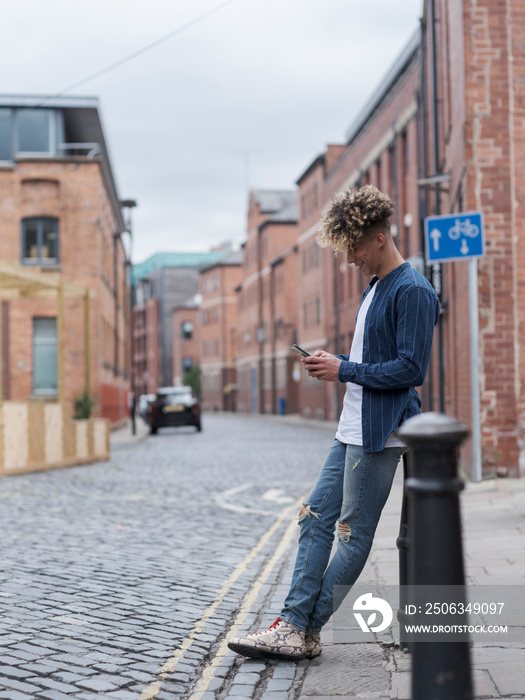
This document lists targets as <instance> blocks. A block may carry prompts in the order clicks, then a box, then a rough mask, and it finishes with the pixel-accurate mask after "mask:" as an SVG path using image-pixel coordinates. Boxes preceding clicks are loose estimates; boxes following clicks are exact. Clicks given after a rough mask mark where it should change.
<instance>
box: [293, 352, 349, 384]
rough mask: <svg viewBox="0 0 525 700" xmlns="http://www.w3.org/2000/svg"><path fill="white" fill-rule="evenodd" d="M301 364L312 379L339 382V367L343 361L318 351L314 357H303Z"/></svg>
mask: <svg viewBox="0 0 525 700" xmlns="http://www.w3.org/2000/svg"><path fill="white" fill-rule="evenodd" d="M301 363H302V364H303V365H304V367H305V369H306V370H307V371H308V374H309V375H310V376H311V377H315V378H316V379H322V380H323V381H325V382H338V381H339V365H340V364H341V360H340V359H339V358H338V357H336V356H335V355H331V354H330V353H329V352H325V351H324V350H317V351H316V352H314V354H313V355H309V356H308V357H303V358H302V359H301Z"/></svg>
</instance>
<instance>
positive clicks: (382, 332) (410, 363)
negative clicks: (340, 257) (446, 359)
mask: <svg viewBox="0 0 525 700" xmlns="http://www.w3.org/2000/svg"><path fill="white" fill-rule="evenodd" d="M374 284H377V287H376V290H375V294H374V298H373V299H372V303H371V305H370V308H369V309H368V314H367V316H366V322H365V332H364V338H363V361H362V362H350V361H349V355H337V357H339V358H340V359H341V360H342V362H341V364H340V366H339V381H340V382H344V383H346V382H353V383H354V384H360V385H361V386H362V387H363V404H362V419H361V422H362V429H363V450H364V452H380V451H381V450H383V449H384V447H385V442H386V439H387V438H388V436H389V435H390V433H391V432H392V431H393V430H396V429H397V428H398V427H399V425H401V423H402V422H403V421H405V420H407V418H410V417H411V416H414V415H416V414H418V413H420V411H421V399H420V398H419V394H418V393H417V391H416V389H415V387H416V386H421V384H423V381H424V379H425V376H426V373H427V370H428V363H429V361H430V350H431V347H432V339H433V336H434V326H435V325H436V323H437V321H438V318H439V301H438V298H437V295H436V292H435V291H434V289H433V287H432V285H431V284H430V283H429V282H428V280H426V279H425V278H424V277H423V275H421V274H420V273H419V272H417V270H414V269H413V268H412V267H411V265H410V263H407V262H406V263H403V264H402V265H400V266H399V267H396V268H395V269H394V270H392V271H391V272H389V273H388V275H385V277H383V279H378V278H377V277H374V278H372V280H371V281H370V284H369V285H368V287H367V289H366V290H365V293H364V294H363V299H365V297H366V296H367V294H368V293H369V291H370V290H371V289H372V287H373V286H374ZM361 303H362V302H361Z"/></svg>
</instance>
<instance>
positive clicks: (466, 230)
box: [448, 219, 479, 241]
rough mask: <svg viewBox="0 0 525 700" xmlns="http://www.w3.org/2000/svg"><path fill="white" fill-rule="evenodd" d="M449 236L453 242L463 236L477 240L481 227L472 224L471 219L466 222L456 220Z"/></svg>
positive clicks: (449, 231)
mask: <svg viewBox="0 0 525 700" xmlns="http://www.w3.org/2000/svg"><path fill="white" fill-rule="evenodd" d="M448 235H449V238H451V239H452V240H453V241H457V239H458V238H459V237H460V236H461V235H463V236H468V237H469V238H476V236H479V226H476V224H471V223H470V219H465V220H464V221H462V220H461V219H456V221H455V223H454V226H452V228H449V230H448Z"/></svg>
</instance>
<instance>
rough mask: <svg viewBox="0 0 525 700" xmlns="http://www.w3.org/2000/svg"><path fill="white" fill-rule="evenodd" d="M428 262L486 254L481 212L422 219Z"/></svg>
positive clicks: (463, 258)
mask: <svg viewBox="0 0 525 700" xmlns="http://www.w3.org/2000/svg"><path fill="white" fill-rule="evenodd" d="M425 243H426V257H427V262H429V263H432V262H443V261H446V260H465V258H479V257H481V256H483V255H484V254H485V236H484V230H483V214H482V213H481V212H479V211H468V212H462V213H460V214H452V215H451V214H446V215H445V216H427V218H426V219H425Z"/></svg>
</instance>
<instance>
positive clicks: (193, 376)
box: [182, 365, 201, 399]
mask: <svg viewBox="0 0 525 700" xmlns="http://www.w3.org/2000/svg"><path fill="white" fill-rule="evenodd" d="M182 383H183V384H184V386H191V387H192V389H193V391H194V392H195V394H196V396H198V397H199V399H200V398H201V369H200V367H199V365H193V367H190V369H189V370H188V371H187V372H184V376H183V377H182Z"/></svg>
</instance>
